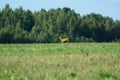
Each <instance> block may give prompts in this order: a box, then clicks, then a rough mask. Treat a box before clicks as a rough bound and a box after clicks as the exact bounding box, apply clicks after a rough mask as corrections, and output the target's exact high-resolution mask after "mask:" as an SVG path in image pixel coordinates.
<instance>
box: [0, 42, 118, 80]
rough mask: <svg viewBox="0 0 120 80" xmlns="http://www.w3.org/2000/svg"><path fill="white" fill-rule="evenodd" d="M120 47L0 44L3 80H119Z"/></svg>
mask: <svg viewBox="0 0 120 80" xmlns="http://www.w3.org/2000/svg"><path fill="white" fill-rule="evenodd" d="M119 59H120V43H65V44H62V43H56V44H0V80H120V60H119Z"/></svg>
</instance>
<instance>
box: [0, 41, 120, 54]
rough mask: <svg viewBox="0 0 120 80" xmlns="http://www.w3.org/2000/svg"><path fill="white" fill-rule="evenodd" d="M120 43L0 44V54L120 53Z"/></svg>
mask: <svg viewBox="0 0 120 80" xmlns="http://www.w3.org/2000/svg"><path fill="white" fill-rule="evenodd" d="M119 52H120V43H67V44H0V55H39V54H84V53H89V54H94V53H100V54H109V53H115V54H116V53H119Z"/></svg>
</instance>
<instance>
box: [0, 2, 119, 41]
mask: <svg viewBox="0 0 120 80" xmlns="http://www.w3.org/2000/svg"><path fill="white" fill-rule="evenodd" d="M60 36H61V37H68V38H70V42H112V41H120V20H113V19H112V18H110V17H107V16H102V15H101V14H95V13H90V14H87V15H84V16H81V15H80V14H78V13H76V12H75V11H74V10H71V9H70V8H68V7H64V8H62V9H61V8H57V9H50V10H48V11H46V10H45V9H41V10H40V11H36V12H32V11H31V10H24V9H23V8H22V7H19V8H16V9H14V10H13V9H12V8H10V6H9V5H8V4H7V5H6V6H5V7H4V8H3V9H2V10H0V43H57V42H60V40H59V37H60Z"/></svg>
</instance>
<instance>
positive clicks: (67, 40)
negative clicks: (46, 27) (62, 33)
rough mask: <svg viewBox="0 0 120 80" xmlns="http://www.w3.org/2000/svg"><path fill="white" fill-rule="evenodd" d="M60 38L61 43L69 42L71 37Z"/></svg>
mask: <svg viewBox="0 0 120 80" xmlns="http://www.w3.org/2000/svg"><path fill="white" fill-rule="evenodd" d="M59 39H60V41H61V43H66V42H69V40H70V39H69V38H61V37H59Z"/></svg>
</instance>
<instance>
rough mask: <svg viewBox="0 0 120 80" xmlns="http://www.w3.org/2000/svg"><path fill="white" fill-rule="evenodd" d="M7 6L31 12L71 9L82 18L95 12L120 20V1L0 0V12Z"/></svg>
mask: <svg viewBox="0 0 120 80" xmlns="http://www.w3.org/2000/svg"><path fill="white" fill-rule="evenodd" d="M6 4H9V5H10V7H11V8H12V9H15V8H19V7H20V6H21V7H23V9H25V10H27V9H30V10H31V11H39V10H41V9H46V10H49V9H51V8H54V9H57V8H63V7H69V8H71V9H74V11H75V12H76V13H79V14H80V15H81V16H83V15H86V14H89V13H92V12H94V13H99V14H101V15H103V16H109V17H111V18H113V19H114V20H116V19H118V20H120V0H0V10H2V9H3V8H4V7H5V5H6Z"/></svg>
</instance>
